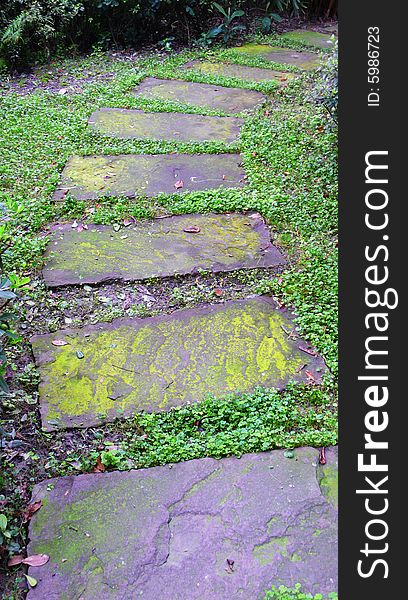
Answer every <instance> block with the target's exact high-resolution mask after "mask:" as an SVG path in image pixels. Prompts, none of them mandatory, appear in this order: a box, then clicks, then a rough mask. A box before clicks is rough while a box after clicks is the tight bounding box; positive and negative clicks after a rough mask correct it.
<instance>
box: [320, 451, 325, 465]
mask: <svg viewBox="0 0 408 600" xmlns="http://www.w3.org/2000/svg"><path fill="white" fill-rule="evenodd" d="M325 464H326V448H320V451H319V465H325Z"/></svg>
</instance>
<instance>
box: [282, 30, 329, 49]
mask: <svg viewBox="0 0 408 600" xmlns="http://www.w3.org/2000/svg"><path fill="white" fill-rule="evenodd" d="M281 37H282V38H285V39H288V40H294V41H295V42H303V43H304V44H310V45H311V46H318V47H319V48H331V47H332V46H333V37H332V35H331V34H330V33H320V32H319V31H311V30H308V29H295V30H294V31H288V32H287V33H284V34H282V36H281Z"/></svg>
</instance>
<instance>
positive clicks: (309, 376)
mask: <svg viewBox="0 0 408 600" xmlns="http://www.w3.org/2000/svg"><path fill="white" fill-rule="evenodd" d="M305 373H306V375H307V380H308V382H309V383H317V381H316V378H315V376H314V375H313V373H311V372H310V371H305Z"/></svg>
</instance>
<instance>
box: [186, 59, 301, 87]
mask: <svg viewBox="0 0 408 600" xmlns="http://www.w3.org/2000/svg"><path fill="white" fill-rule="evenodd" d="M183 68H184V69H193V70H194V71H199V72H200V73H206V74H209V75H221V76H223V77H235V78H237V79H242V80H243V81H258V82H259V81H277V82H278V83H281V84H285V83H286V82H287V81H289V80H290V79H293V77H295V75H294V74H293V73H284V72H282V71H274V70H273V69H261V68H259V67H246V66H244V65H235V64H233V63H223V62H210V61H208V60H191V61H190V62H188V63H186V64H185V65H183Z"/></svg>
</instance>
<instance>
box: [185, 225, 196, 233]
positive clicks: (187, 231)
mask: <svg viewBox="0 0 408 600" xmlns="http://www.w3.org/2000/svg"><path fill="white" fill-rule="evenodd" d="M183 231H185V232H186V233H200V228H199V227H197V225H192V226H191V227H185V228H184V229H183Z"/></svg>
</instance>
